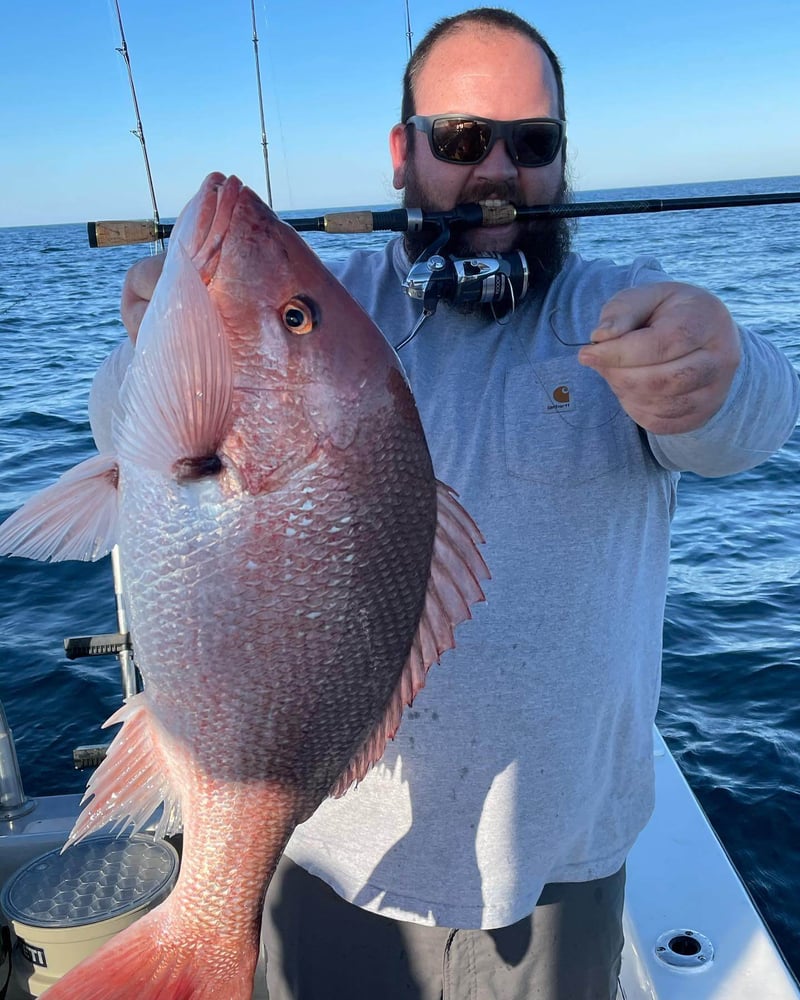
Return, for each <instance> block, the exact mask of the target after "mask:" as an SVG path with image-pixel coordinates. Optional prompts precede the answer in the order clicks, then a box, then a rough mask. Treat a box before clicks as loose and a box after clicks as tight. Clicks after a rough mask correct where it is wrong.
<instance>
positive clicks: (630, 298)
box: [589, 281, 675, 343]
mask: <svg viewBox="0 0 800 1000" xmlns="http://www.w3.org/2000/svg"><path fill="white" fill-rule="evenodd" d="M674 293H675V283H674V282H669V281H659V282H656V283H655V284H652V285H638V286H637V287H636V288H625V289H623V291H621V292H617V294H616V295H615V296H613V298H611V299H609V300H608V302H606V304H605V305H604V306H603V308H602V310H601V312H600V317H599V319H598V322H597V326H596V327H595V329H594V330H593V331H592V333H591V335H590V337H589V339H590V340H591V341H592V343H603V342H604V341H607V340H613V339H614V338H616V337H621V336H622V335H623V334H625V333H630V332H631V331H632V330H638V329H641V328H642V327H645V326H648V325H649V320H650V318H651V317H652V316H653V314H654V313H655V311H656V310H657V309H658V308H659V306H660V305H661V304H662V302H664V301H665V300H666V299H667V298H669V297H670V295H674Z"/></svg>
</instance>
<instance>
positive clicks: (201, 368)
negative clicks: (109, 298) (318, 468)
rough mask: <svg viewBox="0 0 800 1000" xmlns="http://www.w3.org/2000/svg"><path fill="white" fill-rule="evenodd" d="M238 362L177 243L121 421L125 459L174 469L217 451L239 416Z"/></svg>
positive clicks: (150, 311)
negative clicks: (234, 413)
mask: <svg viewBox="0 0 800 1000" xmlns="http://www.w3.org/2000/svg"><path fill="white" fill-rule="evenodd" d="M232 372H233V362H232V360H231V356H230V350H229V347H228V339H227V335H226V333H225V327H224V324H223V321H222V317H221V316H220V315H219V312H218V311H217V309H216V307H215V306H214V304H213V302H212V301H211V298H210V297H209V294H208V289H207V288H206V285H205V284H204V282H203V280H202V278H201V277H200V275H199V274H198V273H197V270H196V268H195V266H194V264H192V262H191V260H190V259H189V257H188V256H187V254H186V252H185V251H184V250H183V248H182V247H181V246H180V245H179V244H176V245H175V246H174V247H170V252H169V254H168V255H167V260H166V263H165V266H164V272H163V274H162V275H161V278H160V279H159V281H158V284H157V285H156V290H155V293H154V295H153V299H152V301H151V302H150V305H149V306H148V308H147V312H146V313H145V316H144V319H143V320H142V327H141V330H140V332H139V338H138V340H137V346H136V350H135V352H134V355H133V360H132V361H131V364H130V367H129V368H128V372H127V374H126V376H125V380H124V382H123V383H122V389H121V391H120V406H119V409H118V410H115V414H114V420H113V428H112V432H113V438H114V446H115V448H116V450H117V453H118V454H119V456H120V458H125V459H129V460H130V461H132V462H134V463H136V464H137V465H140V466H143V467H144V468H147V469H153V470H155V471H158V472H162V473H164V474H166V475H173V474H174V468H175V465H176V463H179V462H181V461H182V460H187V459H188V460H192V459H197V458H208V457H210V456H213V455H214V454H215V453H216V452H217V450H218V448H219V447H220V444H221V442H222V439H223V438H224V436H225V433H226V432H227V429H228V424H229V421H230V415H231V397H232V391H233V389H232V387H233V374H232Z"/></svg>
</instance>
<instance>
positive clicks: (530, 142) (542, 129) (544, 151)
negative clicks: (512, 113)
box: [513, 122, 561, 167]
mask: <svg viewBox="0 0 800 1000" xmlns="http://www.w3.org/2000/svg"><path fill="white" fill-rule="evenodd" d="M513 136H514V146H515V148H516V151H517V158H518V160H519V162H520V164H521V165H522V166H523V167H541V166H544V165H545V164H547V163H552V162H553V160H554V159H555V158H556V155H557V154H558V150H559V147H560V146H561V128H560V126H559V125H558V123H557V122H522V123H521V124H519V125H516V126H515V127H514V133H513Z"/></svg>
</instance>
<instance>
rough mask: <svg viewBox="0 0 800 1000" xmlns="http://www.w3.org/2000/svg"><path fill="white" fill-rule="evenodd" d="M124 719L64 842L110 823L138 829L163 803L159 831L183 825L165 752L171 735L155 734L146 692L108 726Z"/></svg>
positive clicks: (172, 830)
mask: <svg viewBox="0 0 800 1000" xmlns="http://www.w3.org/2000/svg"><path fill="white" fill-rule="evenodd" d="M119 722H121V723H122V724H123V725H122V729H121V730H120V731H119V732H118V733H117V735H116V736H115V737H114V740H113V742H112V744H111V746H110V747H109V749H108V753H107V754H106V758H105V760H104V761H103V762H102V763H101V764H100V766H99V767H98V768H97V770H96V771H95V773H94V774H93V775H92V777H91V778H90V779H89V783H88V784H87V786H86V794H85V795H84V797H83V801H84V802H85V803H86V805H85V806H84V808H83V811H82V812H81V814H80V816H79V817H78V820H77V822H76V823H75V826H74V828H73V830H72V833H70V835H69V838H68V840H67V842H66V844H65V845H64V847H65V848H67V847H69V846H70V845H72V844H75V843H77V842H78V841H79V840H82V839H83V838H84V837H86V836H88V835H89V834H90V833H96V832H97V831H98V830H100V829H102V828H103V827H105V826H106V825H107V824H109V823H112V824H114V827H115V829H116V831H117V832H121V831H122V830H123V829H124V828H125V827H127V826H129V825H130V826H132V827H133V830H132V832H133V833H135V832H136V831H137V830H140V829H141V828H142V827H143V826H144V825H145V824H146V823H147V821H148V820H149V819H150V818H151V817H152V816H153V814H154V813H155V811H156V810H157V809H158V807H159V806H160V805H162V804H163V809H162V812H161V818H160V820H159V822H158V826H157V829H156V836H157V837H166V836H169V835H170V834H171V833H175V832H176V831H177V830H179V829H180V827H181V807H180V798H179V796H178V793H177V791H176V789H175V788H174V787H173V784H172V781H171V779H170V776H169V768H168V766H167V764H166V761H165V759H164V754H163V752H162V748H163V746H164V745H165V740H166V737H165V736H164V734H163V733H162V732H160V731H159V732H158V734H156V731H155V730H156V726H157V723H156V722H155V720H154V718H153V713H152V712H151V710H150V707H149V704H148V701H147V693H146V692H143V693H140V694H135V695H134V696H133V697H132V698H129V699H128V700H127V701H126V703H125V704H124V705H123V706H122V708H120V709H118V710H117V711H116V712H115V713H114V714H113V715H112V716H111V718H109V719H108V721H107V722H106V723H105V726H113V725H116V724H117V723H119Z"/></svg>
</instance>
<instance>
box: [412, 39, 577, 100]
mask: <svg viewBox="0 0 800 1000" xmlns="http://www.w3.org/2000/svg"><path fill="white" fill-rule="evenodd" d="M556 94H557V86H556V79H555V73H554V71H553V67H552V65H551V63H550V60H549V59H548V58H547V55H546V53H545V52H544V50H543V49H542V48H541V47H540V46H539V45H537V44H536V43H535V42H534V41H533V39H531V38H528V37H527V36H525V35H521V34H519V33H518V32H516V31H510V30H508V29H498V28H494V27H487V26H485V25H475V24H465V25H461V26H460V27H459V28H458V29H456V30H455V31H453V32H451V33H450V34H447V35H445V36H444V37H443V38H440V39H439V40H438V41H437V42H436V43H435V44H434V46H433V47H432V48H431V50H430V52H429V53H428V55H427V56H426V58H425V61H424V62H423V64H422V66H421V67H420V69H419V71H418V73H417V77H416V80H415V81H414V103H415V109H416V112H417V114H435V113H437V112H442V113H443V112H445V111H471V112H472V113H473V114H481V113H485V114H487V116H489V117H490V115H489V114H488V112H487V111H484V110H483V109H482V108H481V107H480V106H479V105H480V103H481V101H482V100H483V99H484V98H485V99H486V100H489V101H491V102H492V103H494V102H496V101H498V100H501V101H504V102H505V103H506V104H507V106H508V107H509V108H510V109H511V108H514V107H519V108H523V107H526V110H523V111H520V112H519V113H518V114H517V113H511V112H509V114H508V115H507V117H525V116H527V115H533V114H550V113H555V112H556V111H557V107H558V99H557V96H556ZM464 101H466V102H467V104H464ZM453 102H456V103H459V102H460V104H461V105H462V106H459V107H455V106H454V105H453ZM529 102H533V105H536V107H533V106H531V107H530V108H527V104H528V103H529ZM543 102H544V105H546V106H544V105H543ZM445 105H448V106H447V107H446V106H445ZM449 105H453V106H449ZM495 116H499V115H495Z"/></svg>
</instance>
